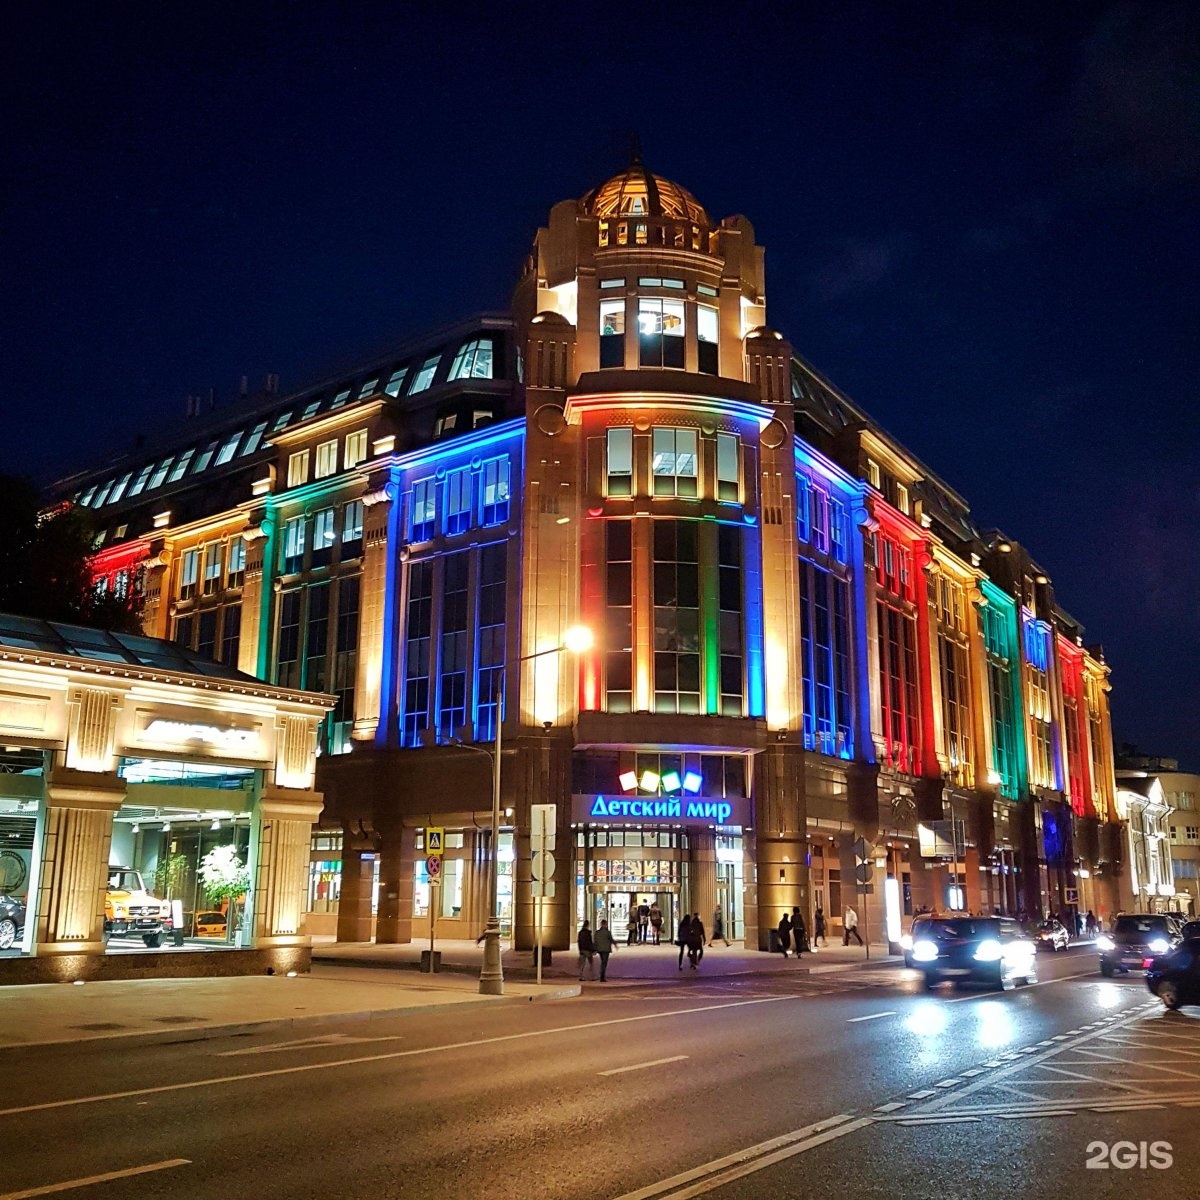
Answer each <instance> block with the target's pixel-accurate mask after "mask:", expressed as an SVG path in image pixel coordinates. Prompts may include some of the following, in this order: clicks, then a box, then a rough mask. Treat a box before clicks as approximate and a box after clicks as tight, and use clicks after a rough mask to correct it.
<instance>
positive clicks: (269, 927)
mask: <svg viewBox="0 0 1200 1200" xmlns="http://www.w3.org/2000/svg"><path fill="white" fill-rule="evenodd" d="M322 804H323V798H322V797H321V795H320V793H319V792H308V791H306V792H298V791H290V790H287V789H282V788H264V789H263V791H262V793H261V794H260V795H259V797H258V803H257V805H256V806H255V811H254V821H253V824H252V826H251V855H250V862H251V876H252V884H251V886H252V888H253V891H252V896H251V920H250V944H251V945H252V946H257V947H263V946H299V945H307V944H308V941H309V938H308V935H307V934H303V933H301V932H300V922H301V919H302V918H303V916H304V911H305V909H306V908H307V907H308V876H309V858H310V855H309V848H310V846H311V844H312V828H313V825H314V823H315V822H316V820H317V818H318V817H319V816H320V815H321V807H322Z"/></svg>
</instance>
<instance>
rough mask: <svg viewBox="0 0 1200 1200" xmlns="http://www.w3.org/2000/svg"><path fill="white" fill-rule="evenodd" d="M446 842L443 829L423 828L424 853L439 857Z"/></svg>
mask: <svg viewBox="0 0 1200 1200" xmlns="http://www.w3.org/2000/svg"><path fill="white" fill-rule="evenodd" d="M445 844H446V831H445V830H444V829H426V830H425V853H426V854H427V855H430V856H431V857H434V858H441V856H442V847H443V846H445Z"/></svg>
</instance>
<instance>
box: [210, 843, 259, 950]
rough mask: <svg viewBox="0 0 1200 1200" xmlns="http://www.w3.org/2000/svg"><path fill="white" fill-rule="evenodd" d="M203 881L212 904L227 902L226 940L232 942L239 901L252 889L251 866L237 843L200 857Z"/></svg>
mask: <svg viewBox="0 0 1200 1200" xmlns="http://www.w3.org/2000/svg"><path fill="white" fill-rule="evenodd" d="M200 882H201V883H202V884H203V885H204V894H205V895H206V896H207V897H208V899H209V902H210V903H212V904H220V903H221V902H222V901H224V902H225V940H226V941H227V942H229V943H230V944H231V945H232V944H233V942H234V940H235V933H236V930H237V925H238V921H237V912H238V908H239V903H240V902H241V901H243V900H244V899H245V895H246V893H247V892H248V891H249V890H250V870H249V868H248V867H247V866H246V865H245V864H244V863H243V862H242V860H241V859H240V858H239V857H238V852H237V847H236V846H217V847H216V848H215V849H213V850H210V851H209V852H208V853H207V854H206V855H205V856H204V858H203V859H201V861H200Z"/></svg>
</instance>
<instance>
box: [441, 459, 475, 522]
mask: <svg viewBox="0 0 1200 1200" xmlns="http://www.w3.org/2000/svg"><path fill="white" fill-rule="evenodd" d="M470 527H471V471H470V468H467V467H464V468H463V469H462V470H460V471H451V472H450V474H449V475H448V476H447V477H446V532H447V533H448V534H451V535H453V534H456V533H465V532H466V531H467V530H468V529H470Z"/></svg>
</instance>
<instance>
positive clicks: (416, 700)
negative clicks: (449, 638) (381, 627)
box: [401, 561, 433, 746]
mask: <svg viewBox="0 0 1200 1200" xmlns="http://www.w3.org/2000/svg"><path fill="white" fill-rule="evenodd" d="M432 636H433V564H432V563H431V562H421V561H418V562H411V563H409V567H408V605H407V611H406V613H405V625H404V715H403V717H402V722H401V739H402V743H403V744H404V745H405V746H419V745H420V744H421V732H422V731H423V730H424V729H426V728H427V727H428V725H429V650H430V639H431V638H432Z"/></svg>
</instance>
